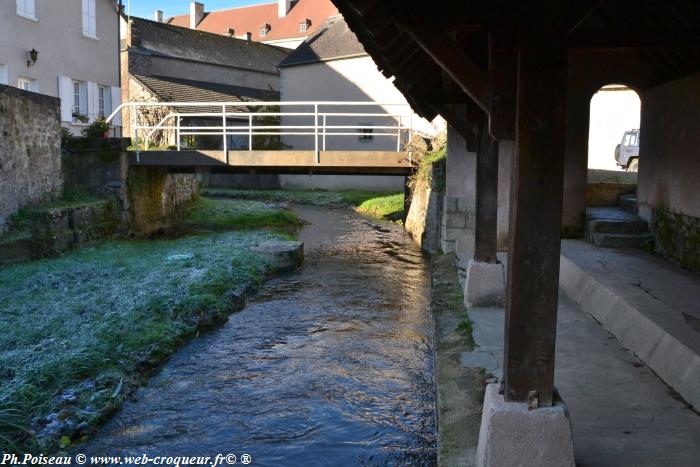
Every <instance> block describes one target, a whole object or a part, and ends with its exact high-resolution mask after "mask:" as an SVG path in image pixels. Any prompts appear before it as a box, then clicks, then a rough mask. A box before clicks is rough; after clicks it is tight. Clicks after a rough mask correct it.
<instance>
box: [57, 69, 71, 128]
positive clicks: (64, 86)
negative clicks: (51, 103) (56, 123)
mask: <svg viewBox="0 0 700 467" xmlns="http://www.w3.org/2000/svg"><path fill="white" fill-rule="evenodd" d="M58 97H59V99H61V121H63V122H68V123H71V122H72V121H73V80H71V79H70V78H68V77H66V76H59V77H58Z"/></svg>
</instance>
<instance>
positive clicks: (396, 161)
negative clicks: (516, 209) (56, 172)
mask: <svg viewBox="0 0 700 467" xmlns="http://www.w3.org/2000/svg"><path fill="white" fill-rule="evenodd" d="M130 162H131V164H133V165H144V166H166V167H217V168H222V169H226V168H230V169H232V170H237V171H239V170H240V171H260V172H268V173H345V174H377V175H408V174H410V173H411V171H412V170H413V168H414V165H413V164H412V163H411V162H410V161H409V160H408V156H407V154H406V153H405V152H394V151H320V152H319V154H318V162H317V158H316V152H315V151H228V160H227V158H226V154H225V153H224V151H222V150H213V151H206V150H183V151H140V152H138V153H137V152H132V153H130Z"/></svg>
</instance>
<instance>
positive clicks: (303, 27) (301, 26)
mask: <svg viewBox="0 0 700 467" xmlns="http://www.w3.org/2000/svg"><path fill="white" fill-rule="evenodd" d="M307 29H309V22H308V21H304V22H303V23H299V32H306V30H307Z"/></svg>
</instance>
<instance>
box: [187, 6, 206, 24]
mask: <svg viewBox="0 0 700 467" xmlns="http://www.w3.org/2000/svg"><path fill="white" fill-rule="evenodd" d="M203 18H204V4H203V3H199V2H192V3H190V29H197V25H198V24H199V23H200V22H201V21H202V19H203Z"/></svg>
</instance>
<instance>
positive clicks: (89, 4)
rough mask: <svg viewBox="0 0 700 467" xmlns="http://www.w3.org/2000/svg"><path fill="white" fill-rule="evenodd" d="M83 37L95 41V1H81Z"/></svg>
mask: <svg viewBox="0 0 700 467" xmlns="http://www.w3.org/2000/svg"><path fill="white" fill-rule="evenodd" d="M82 1H83V7H82V18H83V36H85V37H89V38H90V39H97V11H96V10H95V8H96V3H95V0H82Z"/></svg>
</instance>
